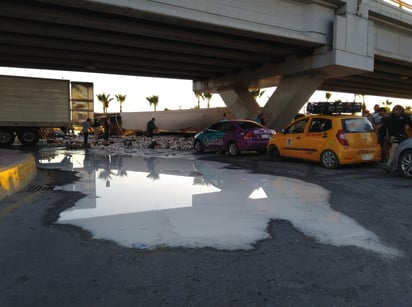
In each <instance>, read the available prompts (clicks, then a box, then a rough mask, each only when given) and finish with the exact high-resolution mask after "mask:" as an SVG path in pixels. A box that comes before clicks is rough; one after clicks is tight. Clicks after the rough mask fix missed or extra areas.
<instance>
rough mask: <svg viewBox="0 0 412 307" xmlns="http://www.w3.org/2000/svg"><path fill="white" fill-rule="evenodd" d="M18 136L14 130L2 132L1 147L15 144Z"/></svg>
mask: <svg viewBox="0 0 412 307" xmlns="http://www.w3.org/2000/svg"><path fill="white" fill-rule="evenodd" d="M15 138H16V136H15V135H14V132H13V131H12V130H6V129H5V130H0V147H2V146H5V147H6V146H10V145H11V144H13V142H14V139H15Z"/></svg>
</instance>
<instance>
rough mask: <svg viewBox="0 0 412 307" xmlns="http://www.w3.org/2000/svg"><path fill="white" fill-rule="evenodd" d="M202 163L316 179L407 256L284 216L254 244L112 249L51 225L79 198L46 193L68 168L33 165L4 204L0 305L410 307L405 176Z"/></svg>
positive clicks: (300, 165)
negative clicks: (314, 231)
mask: <svg viewBox="0 0 412 307" xmlns="http://www.w3.org/2000/svg"><path fill="white" fill-rule="evenodd" d="M206 158H207V159H212V160H216V161H222V162H230V163H233V167H240V168H247V169H251V170H253V171H255V172H260V173H265V174H274V175H282V176H289V177H293V178H298V179H300V180H304V181H308V182H312V183H316V184H319V185H321V186H323V187H324V188H326V189H328V190H330V191H332V193H331V199H330V204H331V206H332V208H333V209H334V210H336V211H339V212H342V213H343V214H345V215H347V216H349V217H351V218H353V219H354V220H356V221H357V222H358V223H359V224H361V225H362V226H364V227H365V228H367V229H369V230H371V231H372V232H374V233H375V234H376V235H377V236H378V237H379V238H380V239H381V240H382V241H383V242H385V243H388V244H390V245H391V246H393V247H395V248H397V249H398V250H400V251H401V252H402V253H403V256H402V257H396V258H385V257H382V256H381V255H378V254H376V253H373V252H370V251H367V250H365V249H360V248H356V247H347V246H346V247H336V246H332V245H327V244H320V243H318V242H316V241H315V240H314V239H313V238H310V237H307V236H305V235H304V234H302V233H301V232H299V231H298V230H296V229H295V228H294V227H293V225H292V224H291V223H290V222H288V221H285V220H273V221H271V222H270V224H269V225H268V232H269V233H270V234H271V236H272V239H268V240H263V241H260V242H258V243H257V244H256V247H255V249H253V250H250V251H219V250H214V249H210V248H203V249H185V248H164V249H157V250H152V251H151V250H135V249H129V248H124V247H119V246H117V245H115V244H113V243H112V242H106V241H99V240H92V239H90V236H89V235H88V234H87V233H86V232H84V231H81V230H79V229H77V228H75V227H70V226H65V225H55V224H53V221H55V219H56V217H57V215H58V213H59V212H60V211H61V210H63V209H64V208H67V207H69V206H71V205H73V204H74V203H75V201H76V200H78V199H79V198H81V197H82V195H81V194H80V193H78V192H67V191H52V190H47V185H50V186H58V185H61V184H63V183H68V182H71V181H72V180H75V176H74V175H73V173H70V172H63V171H54V170H39V172H38V175H37V178H36V180H35V182H34V184H35V185H36V186H39V185H45V186H44V189H43V190H41V191H32V190H30V189H26V190H25V191H22V192H19V193H17V194H15V195H14V196H12V197H10V198H8V199H5V200H3V201H2V202H0V245H1V247H2V249H1V251H2V254H1V256H0V293H1V295H0V306H411V304H412V261H411V259H410V257H411V255H412V244H411V243H412V231H411V230H412V201H411V197H412V193H411V188H412V180H407V179H403V178H400V177H398V176H397V175H396V174H391V175H387V174H384V173H383V171H382V170H381V169H380V168H379V167H377V166H369V167H360V166H351V167H344V168H341V169H338V170H326V169H323V168H321V167H320V166H319V165H317V164H312V163H306V162H297V161H279V162H272V161H267V160H266V157H265V156H259V155H242V156H240V157H235V158H232V157H226V156H223V155H214V154H211V155H207V156H206Z"/></svg>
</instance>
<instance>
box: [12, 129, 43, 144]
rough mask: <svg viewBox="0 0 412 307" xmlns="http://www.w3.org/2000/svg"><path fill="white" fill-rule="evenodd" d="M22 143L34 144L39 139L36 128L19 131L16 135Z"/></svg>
mask: <svg viewBox="0 0 412 307" xmlns="http://www.w3.org/2000/svg"><path fill="white" fill-rule="evenodd" d="M17 137H18V138H19V141H20V142H21V143H22V144H23V145H29V146H32V145H35V144H36V143H37V142H38V141H39V133H38V131H37V130H36V129H26V130H23V131H20V132H19V133H18V135H17Z"/></svg>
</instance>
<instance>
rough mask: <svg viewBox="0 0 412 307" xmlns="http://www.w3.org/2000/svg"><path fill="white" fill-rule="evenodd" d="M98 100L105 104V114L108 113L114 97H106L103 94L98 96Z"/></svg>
mask: <svg viewBox="0 0 412 307" xmlns="http://www.w3.org/2000/svg"><path fill="white" fill-rule="evenodd" d="M96 97H97V99H99V101H100V102H101V103H102V104H103V113H107V109H108V108H109V103H110V101H112V100H113V97H110V94H109V95H106V94H105V93H101V94H98V95H96Z"/></svg>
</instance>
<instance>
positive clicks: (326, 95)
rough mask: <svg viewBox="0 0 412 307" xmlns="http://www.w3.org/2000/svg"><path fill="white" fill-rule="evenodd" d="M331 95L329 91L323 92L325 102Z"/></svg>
mask: <svg viewBox="0 0 412 307" xmlns="http://www.w3.org/2000/svg"><path fill="white" fill-rule="evenodd" d="M331 96H332V93H330V92H326V93H325V98H326V101H327V102H329V99H330V97H331Z"/></svg>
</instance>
